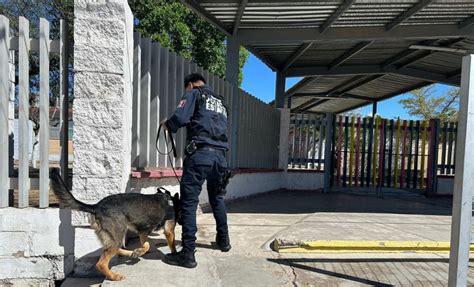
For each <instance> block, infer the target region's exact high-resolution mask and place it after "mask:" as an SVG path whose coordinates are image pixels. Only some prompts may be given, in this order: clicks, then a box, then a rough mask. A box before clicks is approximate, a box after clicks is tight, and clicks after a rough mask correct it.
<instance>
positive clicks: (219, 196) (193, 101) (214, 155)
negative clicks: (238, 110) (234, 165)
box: [164, 74, 231, 268]
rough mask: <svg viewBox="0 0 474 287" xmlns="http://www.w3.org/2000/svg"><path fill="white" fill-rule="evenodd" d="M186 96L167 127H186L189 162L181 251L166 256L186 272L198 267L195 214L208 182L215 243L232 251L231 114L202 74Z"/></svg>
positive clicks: (188, 82) (188, 80) (188, 81)
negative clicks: (228, 188) (227, 181)
mask: <svg viewBox="0 0 474 287" xmlns="http://www.w3.org/2000/svg"><path fill="white" fill-rule="evenodd" d="M184 86H185V89H186V93H185V94H184V96H183V97H182V99H181V101H180V102H179V104H178V107H177V108H176V111H175V112H174V114H173V115H172V116H171V117H170V118H169V119H168V120H166V121H164V125H165V126H166V128H167V129H168V131H171V132H172V133H176V131H177V130H178V129H179V128H181V127H184V126H186V130H187V137H186V143H187V145H186V158H185V160H184V164H183V176H182V177H181V186H180V188H181V194H180V195H181V219H180V223H181V224H182V226H183V232H182V239H181V241H182V247H183V248H182V250H181V251H180V252H178V253H175V254H167V255H166V256H165V262H166V263H168V264H171V265H177V266H182V267H187V268H194V267H196V266H197V263H196V260H195V257H194V252H195V249H196V232H197V227H196V210H197V206H198V203H199V194H200V193H201V188H202V185H203V183H204V181H205V180H207V190H208V194H209V203H210V205H211V207H212V212H213V214H214V218H215V220H216V230H217V235H216V243H217V245H218V246H219V248H220V249H221V251H223V252H227V251H229V250H230V248H231V245H230V240H229V232H228V227H227V211H226V207H225V204H224V194H223V193H224V192H223V191H224V188H223V186H222V183H223V177H224V172H225V170H226V168H227V162H226V159H225V152H226V151H227V149H228V143H227V117H228V110H227V107H226V104H225V101H224V99H223V98H222V96H220V95H218V94H216V93H214V92H213V91H212V89H211V87H209V86H208V85H206V80H205V79H204V77H203V76H202V75H200V74H190V75H188V76H186V77H185V79H184Z"/></svg>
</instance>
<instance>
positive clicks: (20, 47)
mask: <svg viewBox="0 0 474 287" xmlns="http://www.w3.org/2000/svg"><path fill="white" fill-rule="evenodd" d="M29 26H30V23H29V21H28V20H27V19H26V18H23V17H19V30H18V32H19V33H18V36H15V37H14V36H12V35H11V34H10V23H9V20H8V18H7V17H5V16H3V15H0V109H1V110H0V117H1V118H0V207H8V206H12V205H13V202H14V199H17V201H18V207H28V206H29V205H30V202H29V195H30V189H39V193H38V198H39V199H38V200H39V203H38V205H39V207H40V208H45V207H48V206H49V167H50V166H49V146H48V145H49V129H50V123H49V109H50V96H51V91H50V83H49V81H50V56H51V54H59V55H60V71H59V73H60V77H61V78H60V83H61V87H60V91H61V95H60V102H61V120H60V126H61V130H62V131H66V132H62V136H61V142H62V143H66V144H62V151H61V154H62V155H64V154H65V155H66V156H62V157H61V167H62V172H63V176H64V177H66V176H67V163H68V161H67V152H68V151H67V146H68V145H67V141H68V135H67V129H68V127H67V122H68V121H67V119H68V115H67V112H68V107H67V106H68V99H67V93H68V87H67V83H68V62H67V59H68V57H67V54H68V44H67V42H66V24H65V22H64V21H61V27H60V39H59V40H51V39H50V36H49V35H50V23H49V22H48V21H47V20H46V19H43V18H41V19H40V26H39V38H38V39H31V38H30V36H29V35H30V33H29V31H30V30H29ZM32 52H35V53H38V54H39V63H40V68H39V124H40V130H39V154H40V159H39V161H40V168H39V186H37V185H38V180H36V179H34V178H31V180H30V160H29V157H28V154H29V140H30V138H29V128H28V124H29V118H30V115H29V111H30V106H29V103H30V102H29V98H30V92H31V90H30V78H31V76H32V75H30V74H29V71H30V63H29V56H30V53H32ZM15 53H18V57H17V59H18V60H17V61H15V57H14V55H15ZM7 63H11V64H12V65H10V66H9V65H8V64H7ZM12 66H13V68H11V67H12ZM15 66H17V69H18V72H17V76H18V77H17V78H18V82H17V83H15V70H16V67H15ZM12 73H13V82H11V81H9V74H10V75H11V74H12ZM12 86H13V87H12ZM15 90H17V91H18V105H19V109H18V142H17V143H15V144H17V145H18V158H19V160H18V173H17V174H18V177H16V176H15V174H16V172H14V170H13V169H14V168H13V164H12V161H11V160H10V159H12V158H13V152H12V151H13V146H12V145H13V143H12V141H11V140H9V139H12V138H13V129H14V128H13V127H14V125H13V124H12V123H13V119H14V118H15V117H14V115H13V113H14V110H15V109H14V108H13V109H12V108H10V107H9V105H10V103H9V99H11V98H12V97H13V98H15ZM63 119H66V120H65V121H63ZM9 163H10V164H9ZM10 189H17V190H18V193H17V194H15V193H13V194H10V191H9V190H10Z"/></svg>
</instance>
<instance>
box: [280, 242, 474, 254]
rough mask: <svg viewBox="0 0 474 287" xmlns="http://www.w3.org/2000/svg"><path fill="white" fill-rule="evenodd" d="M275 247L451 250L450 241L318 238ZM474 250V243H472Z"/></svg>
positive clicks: (294, 249)
mask: <svg viewBox="0 0 474 287" xmlns="http://www.w3.org/2000/svg"><path fill="white" fill-rule="evenodd" d="M273 248H274V250H275V251H277V252H279V253H407V252H409V253H442V252H449V249H450V244H449V242H439V241H375V240H368V241H367V240H316V241H300V242H284V241H283V240H279V239H276V240H275V241H274V242H273ZM471 251H474V245H471Z"/></svg>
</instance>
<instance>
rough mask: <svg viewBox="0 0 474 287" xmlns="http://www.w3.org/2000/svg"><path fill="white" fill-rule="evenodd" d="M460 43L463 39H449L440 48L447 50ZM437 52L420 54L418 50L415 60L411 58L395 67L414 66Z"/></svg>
mask: <svg viewBox="0 0 474 287" xmlns="http://www.w3.org/2000/svg"><path fill="white" fill-rule="evenodd" d="M462 41H464V38H458V39H450V40H449V41H448V42H447V43H445V44H444V45H443V46H442V47H447V48H449V47H451V46H452V45H455V44H457V43H459V42H462ZM440 47H441V46H440ZM437 52H439V51H433V50H430V51H423V52H421V53H420V52H419V50H418V53H419V55H418V56H417V57H415V58H413V59H410V60H409V61H405V62H404V63H401V64H399V65H397V67H398V68H404V67H406V66H409V65H412V64H414V63H415V62H418V61H421V60H423V59H425V58H427V57H429V56H431V55H433V54H435V53H437Z"/></svg>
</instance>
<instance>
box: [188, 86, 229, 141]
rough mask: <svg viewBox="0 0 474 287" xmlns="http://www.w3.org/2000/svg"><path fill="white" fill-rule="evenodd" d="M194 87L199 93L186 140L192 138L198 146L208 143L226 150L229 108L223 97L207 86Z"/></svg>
mask: <svg viewBox="0 0 474 287" xmlns="http://www.w3.org/2000/svg"><path fill="white" fill-rule="evenodd" d="M196 89H197V90H198V91H199V95H198V97H197V98H196V104H195V111H194V115H193V117H192V118H191V123H190V125H189V126H188V141H190V140H193V141H195V142H196V144H197V145H198V146H199V145H202V146H203V145H208V146H213V147H216V148H221V149H225V150H227V149H228V143H227V141H228V136H227V118H228V116H229V109H228V108H227V105H226V103H225V99H224V98H223V97H222V96H221V95H219V94H216V93H214V92H213V91H212V90H211V89H209V88H207V87H198V88H196Z"/></svg>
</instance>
